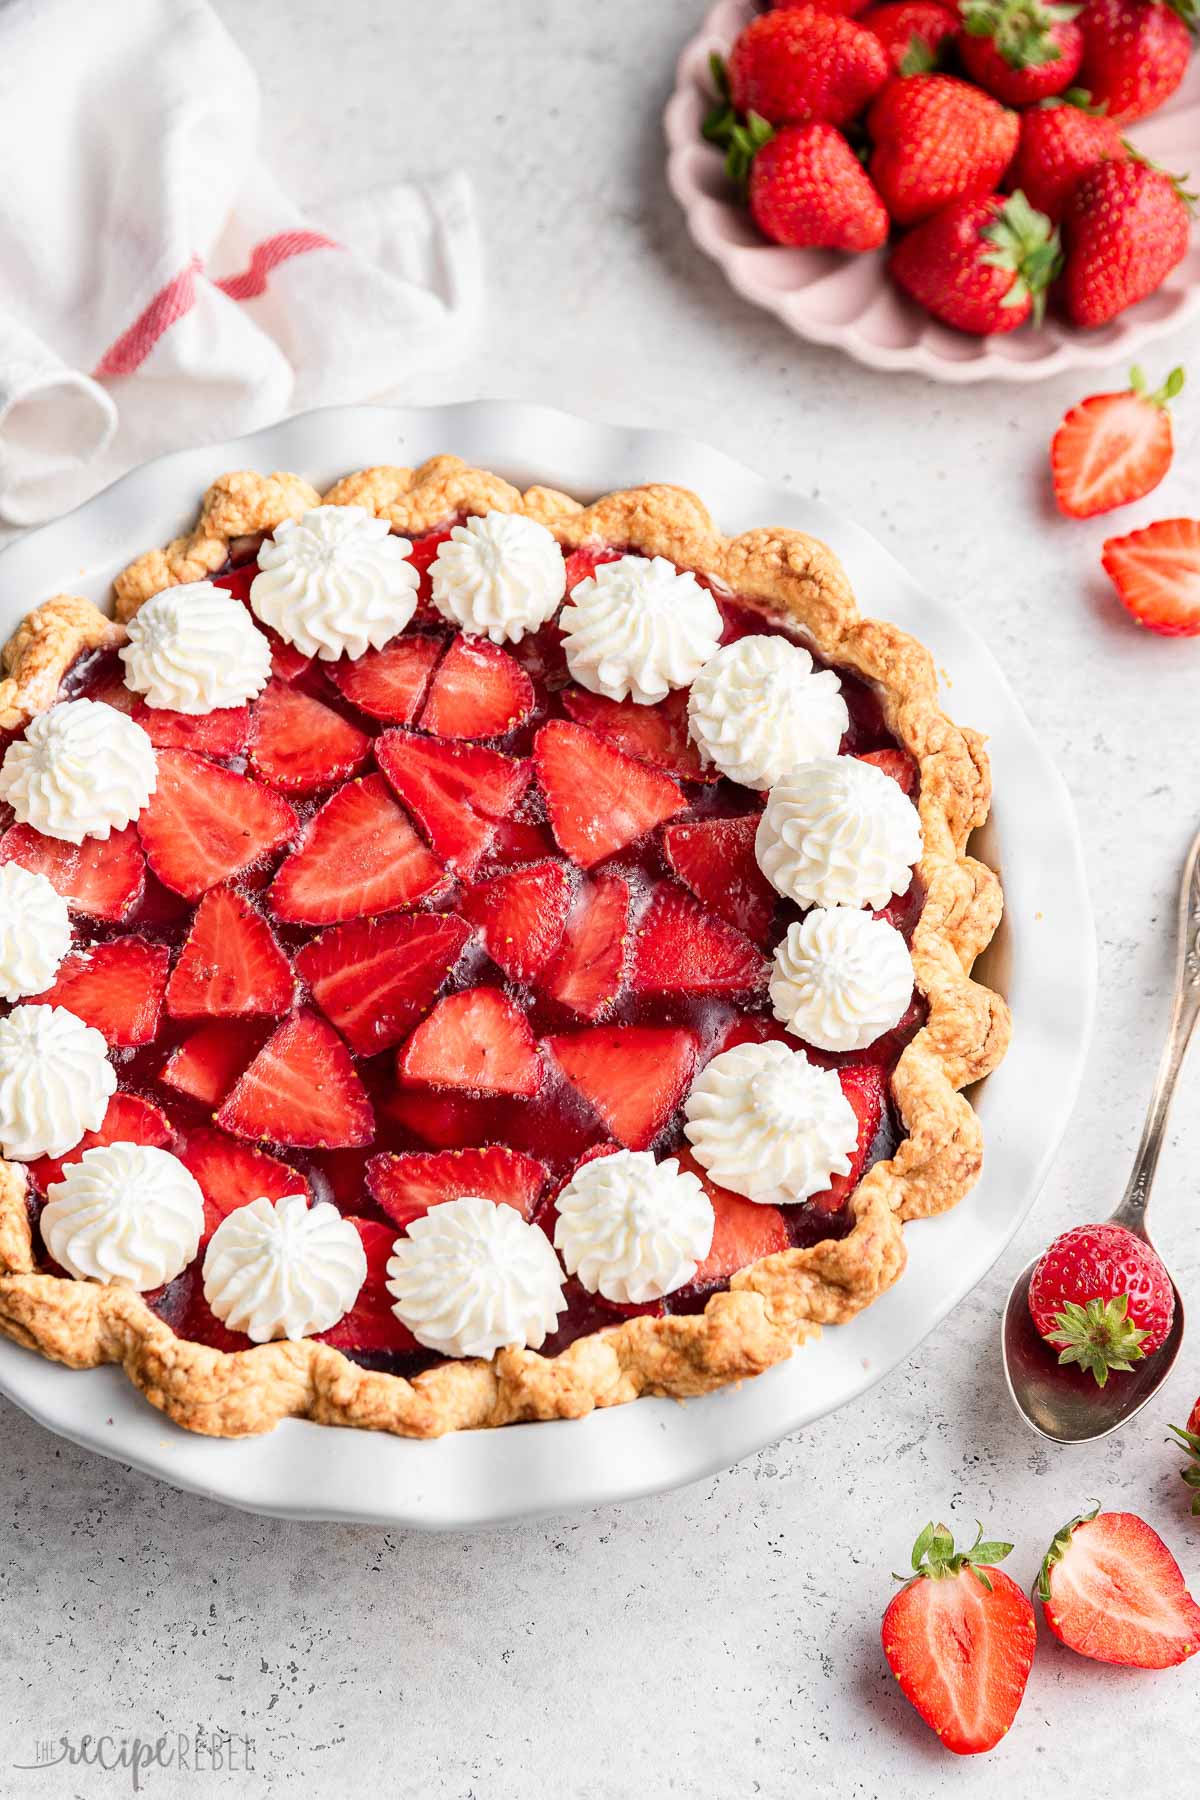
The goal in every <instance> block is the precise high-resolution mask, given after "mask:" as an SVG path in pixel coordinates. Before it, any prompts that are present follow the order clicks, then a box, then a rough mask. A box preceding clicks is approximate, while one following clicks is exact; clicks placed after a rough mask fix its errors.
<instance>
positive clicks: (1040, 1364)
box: [1001, 836, 1200, 1444]
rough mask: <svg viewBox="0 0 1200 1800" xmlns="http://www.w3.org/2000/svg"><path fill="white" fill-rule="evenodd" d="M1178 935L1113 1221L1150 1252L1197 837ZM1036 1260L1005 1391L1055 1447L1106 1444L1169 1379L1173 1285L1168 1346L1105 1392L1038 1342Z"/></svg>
mask: <svg viewBox="0 0 1200 1800" xmlns="http://www.w3.org/2000/svg"><path fill="white" fill-rule="evenodd" d="M1178 932H1179V961H1178V966H1177V968H1176V973H1175V1004H1174V1008H1173V1010H1172V1013H1171V1029H1170V1031H1169V1033H1168V1034H1167V1042H1166V1046H1165V1048H1164V1050H1163V1054H1162V1061H1161V1062H1160V1064H1159V1067H1158V1075H1157V1078H1156V1079H1155V1083H1154V1092H1153V1094H1152V1095H1151V1098H1150V1110H1149V1112H1148V1113H1147V1115H1146V1124H1145V1127H1144V1128H1143V1131H1142V1141H1141V1143H1140V1144H1139V1145H1138V1152H1137V1155H1136V1157H1135V1158H1134V1163H1133V1172H1132V1174H1131V1175H1130V1177H1129V1185H1128V1187H1127V1188H1126V1189H1125V1194H1124V1197H1123V1198H1122V1200H1121V1204H1120V1205H1119V1206H1118V1208H1117V1210H1116V1212H1115V1213H1113V1215H1112V1220H1111V1223H1112V1224H1114V1225H1124V1226H1125V1228H1126V1230H1127V1231H1132V1232H1134V1233H1136V1235H1137V1236H1138V1237H1140V1238H1144V1239H1145V1241H1146V1243H1148V1244H1149V1243H1151V1241H1152V1240H1151V1237H1150V1233H1149V1231H1148V1230H1147V1228H1146V1212H1147V1208H1148V1206H1149V1201H1150V1184H1151V1182H1152V1181H1153V1180H1154V1171H1155V1169H1156V1168H1157V1167H1158V1158H1159V1152H1160V1151H1161V1149H1162V1144H1163V1136H1164V1134H1165V1132H1166V1126H1167V1115H1168V1113H1169V1112H1170V1110H1171V1101H1172V1099H1173V1098H1174V1094H1175V1084H1176V1081H1177V1080H1178V1077H1179V1071H1180V1069H1181V1068H1182V1067H1183V1059H1184V1057H1185V1055H1186V1054H1187V1047H1188V1044H1189V1043H1190V1041H1191V1036H1192V1032H1193V1031H1194V1029H1195V1026H1196V1020H1197V1018H1200V836H1197V838H1196V839H1195V841H1194V843H1193V844H1192V847H1191V849H1190V851H1189V852H1188V859H1187V862H1186V863H1185V865H1184V870H1183V883H1182V886H1181V888H1180V893H1179V925H1178ZM1038 1260H1039V1259H1038V1257H1034V1259H1033V1261H1032V1262H1031V1263H1030V1264H1029V1266H1028V1268H1025V1269H1022V1271H1021V1273H1020V1274H1019V1275H1018V1276H1017V1279H1016V1281H1015V1282H1014V1283H1013V1287H1012V1292H1011V1293H1010V1294H1009V1296H1008V1305H1007V1307H1006V1308H1005V1312H1004V1319H1003V1323H1002V1325H1001V1342H1002V1345H1003V1351H1004V1374H1005V1378H1006V1380H1007V1381H1008V1390H1009V1393H1010V1394H1011V1395H1012V1397H1013V1399H1014V1400H1015V1401H1016V1404H1017V1410H1018V1412H1020V1413H1021V1415H1022V1417H1023V1418H1024V1420H1025V1423H1026V1424H1027V1425H1030V1426H1032V1428H1033V1430H1034V1431H1036V1432H1038V1433H1040V1435H1041V1436H1042V1437H1046V1438H1050V1439H1051V1440H1052V1441H1053V1442H1054V1443H1056V1444H1086V1443H1090V1442H1091V1441H1092V1440H1093V1439H1094V1438H1102V1437H1107V1436H1108V1434H1109V1432H1110V1431H1115V1430H1116V1429H1117V1427H1118V1426H1119V1425H1124V1424H1125V1422H1126V1420H1127V1419H1132V1418H1133V1416H1134V1414H1135V1413H1138V1412H1140V1411H1141V1410H1142V1408H1143V1406H1145V1404H1146V1402H1147V1401H1148V1400H1149V1399H1150V1397H1151V1396H1152V1395H1153V1394H1156V1393H1157V1392H1158V1390H1159V1388H1160V1387H1161V1386H1162V1384H1163V1382H1164V1381H1165V1380H1166V1379H1167V1376H1168V1375H1169V1374H1170V1373H1171V1369H1172V1367H1173V1366H1174V1363H1175V1358H1176V1357H1177V1356H1178V1355H1179V1350H1180V1346H1181V1345H1182V1343H1183V1301H1182V1300H1181V1298H1180V1295H1179V1289H1178V1288H1177V1287H1175V1283H1174V1282H1173V1281H1172V1283H1171V1286H1172V1287H1173V1288H1174V1289H1175V1319H1174V1323H1173V1324H1172V1326H1171V1333H1170V1336H1169V1337H1168V1338H1167V1341H1166V1343H1165V1344H1163V1346H1162V1348H1161V1349H1159V1350H1156V1351H1155V1352H1154V1353H1153V1355H1151V1356H1147V1357H1145V1358H1144V1359H1143V1360H1142V1361H1141V1362H1137V1363H1134V1365H1133V1368H1132V1369H1131V1370H1130V1371H1129V1372H1128V1373H1125V1372H1122V1371H1118V1372H1115V1373H1114V1374H1112V1375H1110V1376H1109V1379H1108V1382H1107V1384H1106V1385H1105V1386H1104V1387H1099V1386H1098V1385H1097V1383H1096V1381H1095V1379H1094V1377H1093V1376H1091V1375H1090V1374H1089V1373H1088V1372H1087V1371H1086V1370H1085V1369H1081V1368H1079V1367H1078V1366H1077V1365H1075V1364H1067V1365H1065V1366H1064V1365H1061V1364H1060V1363H1059V1361H1058V1359H1057V1354H1056V1352H1055V1351H1054V1349H1053V1347H1052V1346H1051V1345H1049V1344H1047V1343H1045V1342H1044V1341H1043V1340H1042V1338H1040V1337H1039V1336H1038V1333H1037V1329H1036V1327H1035V1326H1034V1323H1033V1320H1032V1318H1031V1317H1030V1313H1029V1282H1030V1278H1031V1276H1032V1275H1033V1271H1034V1269H1035V1268H1036V1266H1037V1263H1038Z"/></svg>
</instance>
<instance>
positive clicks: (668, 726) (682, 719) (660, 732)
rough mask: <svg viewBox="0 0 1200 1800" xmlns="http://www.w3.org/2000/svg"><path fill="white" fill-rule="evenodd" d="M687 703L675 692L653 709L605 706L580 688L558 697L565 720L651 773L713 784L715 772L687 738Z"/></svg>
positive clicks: (627, 703)
mask: <svg viewBox="0 0 1200 1800" xmlns="http://www.w3.org/2000/svg"><path fill="white" fill-rule="evenodd" d="M687 702H688V697H687V689H686V688H676V689H675V690H674V691H673V692H672V693H670V694H668V695H667V697H666V699H665V700H660V701H659V702H658V704H657V706H639V705H638V704H637V702H636V701H635V700H609V699H608V698H606V696H605V695H604V694H592V693H589V692H588V690H587V688H581V687H569V688H565V689H564V690H563V697H562V703H563V707H564V709H565V711H566V714H567V717H568V718H570V719H574V721H575V723H576V724H577V725H586V726H588V727H589V728H590V729H591V730H592V731H596V732H599V734H600V736H601V737H602V738H604V739H605V740H606V742H608V743H610V744H612V745H614V746H615V748H616V749H618V750H623V751H624V752H625V754H626V756H636V757H637V759H638V761H639V762H648V763H653V764H654V767H655V768H656V769H665V770H666V771H667V773H668V774H669V775H677V776H679V778H680V780H682V781H716V780H718V779H719V777H720V774H721V771H720V770H719V769H718V768H717V766H716V764H715V763H708V764H706V763H704V762H702V761H701V759H700V752H699V750H698V749H697V747H696V745H695V744H694V743H693V742H692V740H691V738H690V737H689V735H688V711H687Z"/></svg>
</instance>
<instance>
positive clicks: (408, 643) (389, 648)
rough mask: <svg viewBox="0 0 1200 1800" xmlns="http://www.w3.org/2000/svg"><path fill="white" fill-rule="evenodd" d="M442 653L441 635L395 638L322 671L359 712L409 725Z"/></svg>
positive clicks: (391, 723) (394, 723)
mask: <svg viewBox="0 0 1200 1800" xmlns="http://www.w3.org/2000/svg"><path fill="white" fill-rule="evenodd" d="M441 654H442V644H441V639H440V638H435V637H406V638H397V640H396V642H395V643H394V644H385V645H384V647H383V649H382V650H368V651H367V652H366V653H365V655H363V656H360V657H359V658H358V660H357V661H356V662H347V661H345V659H342V660H341V661H339V662H335V663H331V664H330V665H329V667H328V668H327V669H326V671H325V673H326V674H327V675H328V676H329V679H330V680H331V681H332V682H333V683H334V685H335V686H336V687H337V689H338V691H339V693H341V694H342V695H343V696H344V698H345V699H347V700H349V701H350V703H351V704H352V705H353V706H357V707H358V709H359V711H360V712H365V713H369V714H370V716H371V717H372V718H373V719H383V720H385V721H386V722H387V723H388V724H389V725H411V724H412V722H413V720H414V719H415V718H416V716H417V713H418V711H419V710H420V706H421V701H422V699H423V697H424V694H425V689H426V687H427V686H428V683H429V677H430V676H431V675H432V673H433V666H434V664H435V663H436V662H437V659H438V657H439V656H440V655H441Z"/></svg>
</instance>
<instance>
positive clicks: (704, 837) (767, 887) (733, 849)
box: [662, 813, 779, 944]
mask: <svg viewBox="0 0 1200 1800" xmlns="http://www.w3.org/2000/svg"><path fill="white" fill-rule="evenodd" d="M759 817H760V815H759V814H758V813H748V814H747V815H746V816H745V817H744V818H741V819H697V820H696V821H695V823H693V824H678V823H676V824H674V825H664V826H663V834H662V836H663V852H664V854H665V856H666V859H667V861H668V862H669V863H670V865H671V867H672V869H674V871H675V873H676V875H678V877H679V879H680V881H682V882H683V884H684V886H685V887H689V888H691V890H692V892H693V894H695V896H696V898H697V899H698V900H702V901H703V902H704V904H705V906H707V907H709V908H710V909H711V911H713V912H715V913H716V914H717V915H718V917H719V918H722V919H724V920H725V922H726V924H727V925H733V926H735V927H736V929H737V930H738V931H741V932H744V933H745V935H746V936H747V937H748V938H752V939H753V941H754V942H755V943H756V944H765V943H766V941H767V938H768V937H769V936H770V933H771V921H772V920H773V919H774V917H775V905H776V902H777V900H778V898H779V896H778V894H777V893H776V892H775V889H774V888H773V887H772V886H771V884H770V882H769V881H768V880H767V878H766V876H765V875H764V874H763V872H762V870H761V869H760V868H759V866H758V862H757V860H756V859H755V855H754V838H755V833H756V832H757V830H758V821H759Z"/></svg>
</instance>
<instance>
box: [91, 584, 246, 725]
mask: <svg viewBox="0 0 1200 1800" xmlns="http://www.w3.org/2000/svg"><path fill="white" fill-rule="evenodd" d="M128 631H129V641H128V643H126V644H125V646H124V647H123V649H122V650H121V661H122V662H123V663H124V665H125V685H126V686H127V687H129V688H132V690H133V692H134V693H135V694H141V695H142V697H143V698H144V700H145V702H146V705H147V706H150V707H160V708H165V709H167V710H168V711H171V712H180V713H190V714H195V715H199V714H201V713H208V712H214V711H218V710H220V709H222V708H225V707H231V706H244V705H245V703H246V701H247V700H253V698H254V696H255V695H256V694H259V693H261V692H262V690H263V688H265V687H266V685H267V682H268V681H269V680H270V679H271V646H270V644H269V643H268V641H267V639H266V638H265V637H264V636H263V634H262V632H261V631H259V630H258V628H257V626H256V625H255V623H254V620H253V619H252V618H251V617H250V614H249V613H248V612H247V611H246V608H245V607H244V606H243V605H242V604H241V602H240V601H239V600H235V599H234V598H233V595H232V594H229V593H227V592H226V591H225V589H224V588H219V587H215V586H214V585H213V583H212V582H211V581H189V582H185V583H183V584H182V585H181V586H179V587H173V588H164V589H163V591H162V593H161V594H155V595H154V596H153V597H152V598H151V599H149V600H146V601H145V602H143V604H142V605H141V606H140V607H139V608H138V610H137V612H136V613H135V614H134V615H133V617H132V619H130V621H129V627H128Z"/></svg>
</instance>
